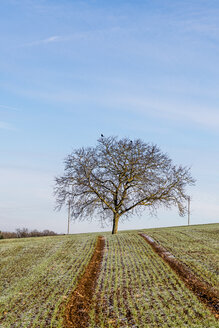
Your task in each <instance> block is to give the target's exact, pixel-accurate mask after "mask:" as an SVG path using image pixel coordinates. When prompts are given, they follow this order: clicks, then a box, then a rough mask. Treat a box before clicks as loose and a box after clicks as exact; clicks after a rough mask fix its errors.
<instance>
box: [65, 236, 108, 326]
mask: <svg viewBox="0 0 219 328" xmlns="http://www.w3.org/2000/svg"><path fill="white" fill-rule="evenodd" d="M104 247H105V238H104V237H102V236H99V237H98V239H97V244H96V247H95V250H94V253H93V255H92V258H91V260H90V262H89V264H88V265H87V267H86V269H85V272H84V273H83V275H82V276H81V278H80V280H79V282H78V284H77V287H76V289H75V290H74V291H73V293H72V295H71V296H70V299H69V301H68V303H67V306H66V309H65V316H64V325H63V326H64V327H65V328H85V327H87V326H88V324H89V311H90V308H91V304H92V297H93V294H94V290H95V287H96V282H97V279H98V276H99V272H100V267H101V263H102V259H103V251H104Z"/></svg>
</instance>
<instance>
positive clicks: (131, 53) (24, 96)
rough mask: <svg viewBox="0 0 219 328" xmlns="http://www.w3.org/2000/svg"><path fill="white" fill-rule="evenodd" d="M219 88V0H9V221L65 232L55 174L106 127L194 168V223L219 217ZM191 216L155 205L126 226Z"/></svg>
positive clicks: (0, 174) (4, 46) (2, 207)
mask: <svg viewBox="0 0 219 328" xmlns="http://www.w3.org/2000/svg"><path fill="white" fill-rule="evenodd" d="M218 91H219V2H218V0H210V1H209V0H189V1H187V0H184V1H181V0H171V1H170V0H145V1H138V0H136V1H129V0H126V1H119V0H117V1H114V0H111V1H94V0H93V1H92V0H90V1H70V0H62V1H57V0H51V1H49V0H38V1H34V0H1V1H0V181H1V182H0V230H2V231H15V229H17V228H22V227H27V228H28V229H38V230H44V229H49V230H53V231H56V232H58V233H65V232H66V229H67V211H66V210H65V209H63V210H61V211H60V212H55V211H54V207H55V198H54V195H53V187H54V178H55V176H58V175H61V174H62V173H63V170H64V165H63V160H64V158H65V157H66V156H67V155H68V154H70V153H71V152H72V150H73V149H77V148H79V147H82V146H84V147H87V146H95V145H96V142H97V139H98V138H99V137H100V134H101V133H103V134H104V135H105V136H111V135H114V136H118V137H119V138H122V137H129V138H132V139H135V138H140V139H142V140H143V141H145V142H149V143H155V144H157V145H158V146H159V147H160V148H161V150H162V151H163V152H165V153H167V154H168V155H169V156H170V158H172V159H173V162H174V163H175V164H178V165H179V164H182V165H183V166H189V167H191V173H192V176H193V177H194V178H195V179H196V185H195V186H194V187H189V188H188V189H187V191H188V194H189V195H191V224H204V223H215V222H218V221H219V220H218V219H219V92H218ZM186 224H187V217H180V216H179V214H178V212H177V210H176V209H174V208H173V209H171V210H165V209H163V208H161V209H159V210H158V212H157V216H156V217H150V216H149V212H148V211H147V209H146V210H145V212H144V213H143V214H142V216H141V217H132V218H131V219H130V220H129V221H124V222H120V224H119V229H122V230H124V229H141V228H152V227H162V226H175V225H186ZM110 229H111V225H108V226H105V227H101V226H100V225H99V223H98V221H95V220H94V221H92V223H90V222H82V223H78V222H77V223H73V222H72V223H71V227H70V232H71V233H79V232H92V231H103V230H110Z"/></svg>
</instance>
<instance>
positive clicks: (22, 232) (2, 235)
mask: <svg viewBox="0 0 219 328" xmlns="http://www.w3.org/2000/svg"><path fill="white" fill-rule="evenodd" d="M55 235H57V233H55V232H54V231H51V230H43V231H38V230H36V229H34V230H31V231H29V230H28V229H27V228H18V229H16V232H8V231H0V239H8V238H27V237H42V236H55Z"/></svg>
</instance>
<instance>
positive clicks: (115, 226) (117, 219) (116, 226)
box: [112, 214, 119, 235]
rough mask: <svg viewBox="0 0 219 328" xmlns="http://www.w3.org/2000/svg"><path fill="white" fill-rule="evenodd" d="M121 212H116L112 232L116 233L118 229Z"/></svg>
mask: <svg viewBox="0 0 219 328" xmlns="http://www.w3.org/2000/svg"><path fill="white" fill-rule="evenodd" d="M118 223H119V214H114V218H113V230H112V234H113V235H115V234H116V233H117V230H118Z"/></svg>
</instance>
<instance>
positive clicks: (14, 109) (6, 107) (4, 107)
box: [0, 105, 19, 111]
mask: <svg viewBox="0 0 219 328" xmlns="http://www.w3.org/2000/svg"><path fill="white" fill-rule="evenodd" d="M1 108H2V109H4V110H12V111H18V110H19V108H17V107H11V106H5V105H0V109H1Z"/></svg>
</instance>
